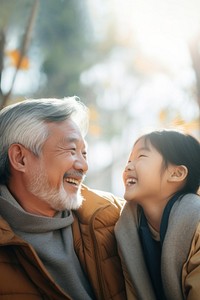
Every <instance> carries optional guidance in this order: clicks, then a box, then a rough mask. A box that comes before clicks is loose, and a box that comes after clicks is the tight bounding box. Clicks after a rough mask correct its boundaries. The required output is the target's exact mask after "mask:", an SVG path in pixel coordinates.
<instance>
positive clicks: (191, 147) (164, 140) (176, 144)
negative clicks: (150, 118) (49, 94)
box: [142, 130, 200, 193]
mask: <svg viewBox="0 0 200 300" xmlns="http://www.w3.org/2000/svg"><path fill="white" fill-rule="evenodd" d="M142 138H143V139H144V140H145V143H148V142H150V143H151V145H152V146H153V147H154V148H155V149H156V150H157V151H158V152H159V153H160V154H161V155H162V157H163V159H164V162H165V165H166V166H167V165H168V164H169V163H171V164H174V165H184V166H185V167H187V169H188V175H187V178H186V184H185V186H184V187H183V189H182V192H185V193H197V191H198V189H199V185H200V143H199V142H198V140H197V139H195V138H194V137H193V136H191V135H189V134H183V133H181V132H178V131H174V130H162V131H153V132H151V133H149V134H146V135H144V136H143V137H142Z"/></svg>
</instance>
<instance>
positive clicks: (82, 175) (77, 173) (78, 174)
mask: <svg viewBox="0 0 200 300" xmlns="http://www.w3.org/2000/svg"><path fill="white" fill-rule="evenodd" d="M69 177H71V178H76V179H81V180H84V179H85V177H86V174H85V173H84V172H82V171H70V172H65V174H64V176H63V179H65V178H69Z"/></svg>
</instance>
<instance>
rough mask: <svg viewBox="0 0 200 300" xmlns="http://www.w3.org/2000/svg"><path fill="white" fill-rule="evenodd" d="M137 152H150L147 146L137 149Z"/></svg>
mask: <svg viewBox="0 0 200 300" xmlns="http://www.w3.org/2000/svg"><path fill="white" fill-rule="evenodd" d="M138 151H149V152H150V151H151V150H150V148H149V147H148V146H143V147H140V148H139V149H138Z"/></svg>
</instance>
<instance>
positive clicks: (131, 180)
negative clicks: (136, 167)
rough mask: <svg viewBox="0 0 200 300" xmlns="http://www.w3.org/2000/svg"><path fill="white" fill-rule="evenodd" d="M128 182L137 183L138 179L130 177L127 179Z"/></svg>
mask: <svg viewBox="0 0 200 300" xmlns="http://www.w3.org/2000/svg"><path fill="white" fill-rule="evenodd" d="M126 183H127V184H135V183H136V179H134V178H128V179H127V180H126Z"/></svg>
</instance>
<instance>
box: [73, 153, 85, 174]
mask: <svg viewBox="0 0 200 300" xmlns="http://www.w3.org/2000/svg"><path fill="white" fill-rule="evenodd" d="M74 167H75V169H77V170H82V171H83V172H84V173H85V172H87V170H88V163H87V160H86V158H85V157H83V156H81V155H80V156H79V157H77V159H76V160H75V162H74Z"/></svg>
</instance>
